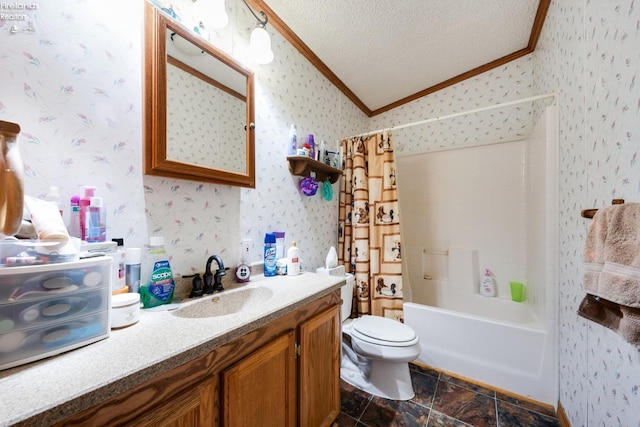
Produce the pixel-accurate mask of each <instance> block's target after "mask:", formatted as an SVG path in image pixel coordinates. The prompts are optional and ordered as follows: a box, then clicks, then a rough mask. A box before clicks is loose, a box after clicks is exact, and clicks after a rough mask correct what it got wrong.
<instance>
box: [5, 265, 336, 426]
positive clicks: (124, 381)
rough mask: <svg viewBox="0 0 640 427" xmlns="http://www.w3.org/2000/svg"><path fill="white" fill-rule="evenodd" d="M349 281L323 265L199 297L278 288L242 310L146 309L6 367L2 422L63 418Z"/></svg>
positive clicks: (33, 422) (34, 422) (35, 422)
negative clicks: (180, 312) (133, 319)
mask: <svg viewBox="0 0 640 427" xmlns="http://www.w3.org/2000/svg"><path fill="white" fill-rule="evenodd" d="M344 282H345V278H344V277H335V276H326V275H319V274H316V273H303V274H301V275H299V276H276V277H264V276H262V275H260V276H253V277H252V279H251V282H249V283H247V284H245V285H238V286H234V289H230V290H227V291H224V292H222V293H216V294H214V295H209V296H205V297H203V298H200V299H197V300H193V302H196V303H197V302H198V301H201V300H203V299H211V298H214V297H216V296H222V297H224V295H225V292H229V293H231V292H235V291H236V290H239V289H248V288H254V287H266V288H269V289H270V290H271V291H272V292H273V296H271V298H269V299H267V301H264V302H261V301H258V302H257V303H256V302H253V303H249V304H246V305H245V306H244V307H243V308H242V310H240V311H239V312H237V313H234V314H228V315H225V316H219V317H208V318H182V317H178V316H175V315H174V314H173V313H174V312H173V311H148V310H141V314H140V321H139V322H138V323H137V324H135V325H132V326H129V327H127V328H123V329H119V330H113V331H111V336H110V337H109V338H107V339H104V340H102V341H99V342H97V343H93V344H89V345H88V346H86V347H82V348H79V349H77V350H72V351H70V352H68V353H64V354H61V355H59V356H54V357H51V358H49V359H45V360H42V361H38V362H34V363H30V364H27V365H23V366H19V367H16V368H13V369H9V370H6V371H0V399H1V400H2V405H0V426H6V425H12V424H16V423H21V422H25V421H26V423H25V425H29V426H35V425H49V424H51V423H53V422H57V421H60V420H63V419H65V418H67V417H69V416H71V415H73V414H75V413H77V412H80V411H82V410H84V409H87V408H89V407H91V406H94V405H95V404H97V403H100V402H101V401H104V400H106V399H108V398H111V397H113V396H116V395H118V394H120V393H122V392H124V391H126V390H129V389H130V388H133V387H135V386H136V385H138V384H141V383H143V382H145V381H147V380H150V379H152V378H154V377H156V376H158V375H160V374H162V373H164V372H166V371H169V370H171V369H173V368H175V367H177V366H180V365H182V364H184V363H186V362H188V361H190V360H192V359H195V358H196V357H198V356H200V355H203V354H206V353H208V352H210V351H211V350H213V349H215V348H216V347H218V346H220V345H223V344H225V343H227V342H230V341H232V340H233V339H235V338H238V337H240V336H242V335H244V334H246V333H248V332H250V331H253V330H255V329H257V328H259V327H261V326H263V325H265V324H267V323H269V322H271V321H273V320H275V319H277V318H279V317H281V316H283V315H285V314H287V313H289V312H292V311H294V310H296V309H298V308H300V307H302V306H304V305H305V304H307V303H309V302H311V301H313V300H315V299H317V298H320V297H322V296H324V295H327V294H329V293H331V292H333V291H335V290H337V289H339V288H340V286H341V285H343V284H344ZM190 301H191V300H189V302H185V303H184V304H183V305H186V304H189V303H193V302H190Z"/></svg>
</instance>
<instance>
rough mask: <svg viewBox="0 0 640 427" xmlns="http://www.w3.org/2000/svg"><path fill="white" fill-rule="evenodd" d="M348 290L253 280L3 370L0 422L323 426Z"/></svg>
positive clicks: (334, 410) (306, 281)
mask: <svg viewBox="0 0 640 427" xmlns="http://www.w3.org/2000/svg"><path fill="white" fill-rule="evenodd" d="M344 283H345V280H344V278H339V277H332V276H322V275H317V274H314V273H304V274H302V275H300V276H295V277H287V276H278V277H274V278H264V277H263V276H258V277H256V278H252V281H251V282H250V283H248V284H246V285H242V286H239V287H238V288H237V289H232V290H228V291H225V292H222V293H219V294H214V295H212V296H208V297H205V298H203V299H199V300H196V301H193V302H188V303H186V304H184V307H180V308H179V309H178V310H175V311H158V312H153V311H151V312H149V311H144V312H143V313H142V314H141V318H140V323H139V324H137V325H134V326H132V327H129V328H125V329H122V330H115V331H113V332H112V334H111V337H110V338H108V339H106V340H104V341H101V342H98V343H95V344H92V345H90V346H87V347H85V348H82V349H79V350H75V351H72V352H69V353H66V354H63V355H60V356H57V357H54V358H51V359H47V360H44V361H41V362H37V363H34V364H30V365H25V366H23V367H20V368H15V369H12V370H9V371H4V372H0V393H1V394H2V396H3V402H4V404H3V408H2V409H0V425H5V424H18V425H65V426H73V425H121V424H136V425H149V426H151V425H153V426H193V425H206V426H246V425H261V426H268V425H273V426H295V425H300V426H324V425H330V424H331V423H332V422H333V420H334V419H335V417H336V416H337V415H338V413H339V411H340V388H339V368H340V366H339V363H340V360H339V359H340V318H339V317H340V316H339V310H340V303H341V299H340V286H341V285H342V284H344ZM240 292H244V293H243V294H242V295H241V296H240V294H239V293H240ZM236 294H238V295H236ZM223 306H224V307H223ZM219 307H223V308H219ZM38 379H39V385H38V386H35V384H36V382H35V381H36V380H38Z"/></svg>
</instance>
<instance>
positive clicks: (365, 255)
mask: <svg viewBox="0 0 640 427" xmlns="http://www.w3.org/2000/svg"><path fill="white" fill-rule="evenodd" d="M341 148H342V151H343V153H344V156H343V161H344V162H345V163H344V164H343V168H344V177H343V179H342V180H341V184H340V208H339V209H340V211H339V238H338V257H339V258H340V263H341V264H344V266H345V269H346V271H348V272H351V273H353V274H354V275H355V282H356V283H355V290H354V300H353V309H352V313H351V316H352V317H359V316H362V315H364V314H372V315H374V316H383V317H390V318H393V319H396V320H399V321H403V320H404V316H403V314H402V262H401V260H402V259H401V251H400V218H399V215H398V196H397V190H396V179H395V177H396V173H395V161H394V155H393V141H392V135H391V133H389V132H381V133H377V134H375V135H369V136H366V137H361V136H359V137H352V138H346V139H344V140H342V141H341Z"/></svg>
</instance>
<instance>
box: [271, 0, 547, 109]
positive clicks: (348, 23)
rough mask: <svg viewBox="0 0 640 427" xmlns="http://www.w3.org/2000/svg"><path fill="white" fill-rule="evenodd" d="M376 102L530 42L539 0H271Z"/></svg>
mask: <svg viewBox="0 0 640 427" xmlns="http://www.w3.org/2000/svg"><path fill="white" fill-rule="evenodd" d="M264 3H266V4H267V5H268V6H269V7H270V8H271V9H272V10H273V11H274V12H275V13H276V14H277V15H278V16H279V17H280V19H281V20H282V21H284V23H285V24H286V25H287V26H288V27H289V28H290V29H291V30H292V31H293V32H294V33H295V34H296V35H297V36H298V37H299V38H300V39H301V40H302V41H303V42H304V44H306V45H307V46H308V47H309V48H310V49H311V50H312V51H313V53H315V55H317V56H318V57H319V59H320V60H321V61H322V62H324V64H325V65H326V66H327V67H328V68H329V69H330V70H331V71H332V72H333V73H334V74H335V75H336V76H337V77H338V78H339V79H340V80H341V81H342V82H343V83H344V84H345V85H346V86H347V87H348V89H350V90H351V91H352V92H353V93H354V94H355V96H357V98H359V99H360V100H361V101H362V102H363V103H364V104H365V105H366V107H368V108H369V109H370V110H372V111H373V110H377V109H380V108H383V107H385V106H388V105H390V104H392V103H394V102H396V101H399V100H402V99H403V98H406V97H409V96H411V95H414V94H416V93H418V92H421V91H423V90H425V89H427V88H430V87H432V86H435V85H437V84H439V83H442V82H444V81H446V80H448V79H451V78H454V77H456V76H459V75H460V74H463V73H465V72H468V71H470V70H473V69H475V68H477V67H480V66H482V65H484V64H487V63H489V62H491V61H494V60H497V59H499V58H502V57H504V56H507V55H509V54H512V53H514V52H516V51H520V50H522V49H524V48H526V47H527V45H528V43H529V38H530V36H531V34H532V27H533V24H534V19H535V17H536V12H537V9H538V4H539V3H540V1H539V0H401V1H398V0H396V1H391V0H349V1H345V0H322V1H317V0H316V1H312V0H264Z"/></svg>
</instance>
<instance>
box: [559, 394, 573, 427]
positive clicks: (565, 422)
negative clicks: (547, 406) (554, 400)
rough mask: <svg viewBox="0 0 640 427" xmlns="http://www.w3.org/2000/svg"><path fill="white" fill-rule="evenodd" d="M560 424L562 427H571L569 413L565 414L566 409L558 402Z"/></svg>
mask: <svg viewBox="0 0 640 427" xmlns="http://www.w3.org/2000/svg"><path fill="white" fill-rule="evenodd" d="M557 415H558V422H559V423H560V427H571V422H569V417H567V413H566V412H564V408H563V407H562V403H560V401H559V400H558V411H557Z"/></svg>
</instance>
